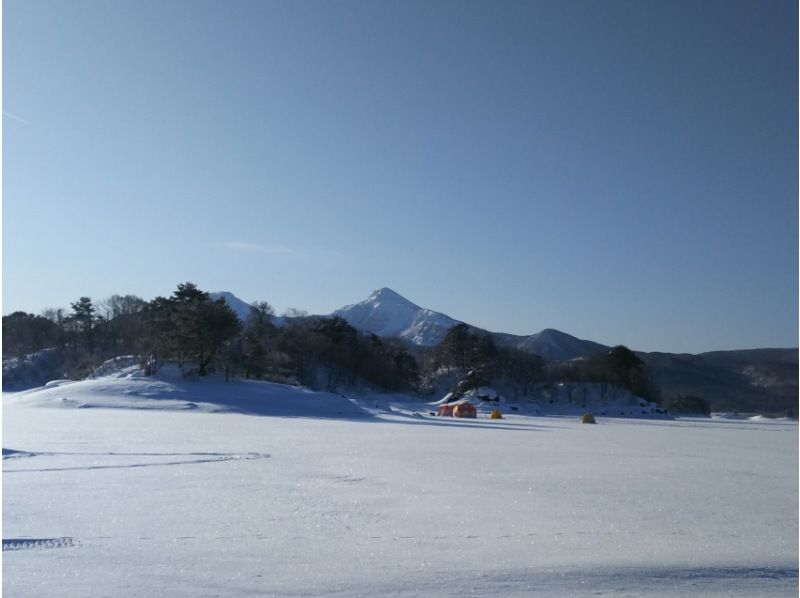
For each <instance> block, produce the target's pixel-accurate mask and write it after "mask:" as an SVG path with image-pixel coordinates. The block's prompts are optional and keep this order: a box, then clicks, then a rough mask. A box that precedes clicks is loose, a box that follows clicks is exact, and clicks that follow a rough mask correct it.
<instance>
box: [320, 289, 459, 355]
mask: <svg viewBox="0 0 800 598" xmlns="http://www.w3.org/2000/svg"><path fill="white" fill-rule="evenodd" d="M332 315H335V316H340V317H342V318H344V319H345V320H347V321H348V322H349V323H350V324H351V325H352V326H355V327H356V328H359V329H361V330H366V331H367V332H371V333H373V334H376V335H378V336H398V337H400V338H403V339H405V340H407V341H409V342H412V343H414V344H415V345H422V346H433V345H437V344H439V342H441V340H442V339H443V338H444V337H445V335H446V334H447V331H448V330H449V329H450V328H451V327H452V326H454V325H455V324H457V323H458V321H457V320H454V319H453V318H451V317H449V316H446V315H445V314H441V313H438V312H435V311H432V310H430V309H424V308H422V307H420V306H419V305H416V304H415V303H412V302H411V301H409V300H408V299H406V298H405V297H403V296H402V295H400V294H399V293H397V292H395V291H393V290H392V289H390V288H388V287H383V288H381V289H378V290H377V291H375V292H373V293H372V294H371V295H370V296H369V297H367V298H366V299H365V300H364V301H361V302H359V303H354V304H353V305H347V306H345V307H343V308H341V309H337V310H336V311H335V312H333V314H332Z"/></svg>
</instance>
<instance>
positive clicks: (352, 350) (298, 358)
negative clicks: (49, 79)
mask: <svg viewBox="0 0 800 598" xmlns="http://www.w3.org/2000/svg"><path fill="white" fill-rule="evenodd" d="M274 316H275V313H274V310H273V308H272V307H271V306H270V304H269V303H268V302H266V301H260V302H256V303H254V304H252V306H251V310H250V313H249V315H248V317H247V318H245V319H244V320H243V321H242V320H240V319H239V318H238V317H237V315H236V314H235V312H234V311H233V310H232V309H231V308H230V306H229V305H228V304H227V303H226V302H225V301H224V300H223V299H218V300H214V299H212V298H211V296H210V294H209V293H208V292H206V291H203V290H201V289H199V288H198V287H197V285H195V284H193V283H191V282H186V283H182V284H179V285H177V288H176V290H175V291H174V292H173V293H172V294H171V295H170V296H168V297H156V298H155V299H153V300H151V301H145V300H143V299H141V298H140V297H137V296H134V295H114V296H112V297H110V298H108V299H106V300H104V301H101V302H99V303H97V304H95V303H94V302H93V301H92V299H91V298H89V297H81V298H79V299H78V300H77V301H75V302H74V303H71V304H70V310H69V311H67V310H64V309H47V310H45V311H44V312H43V313H42V314H41V315H33V314H28V313H25V312H14V313H12V314H10V315H8V316H4V317H3V351H4V357H6V358H7V357H24V356H26V355H30V354H32V353H35V352H37V351H41V350H43V349H55V351H56V352H57V355H58V356H59V361H58V366H59V367H60V368H61V370H62V372H63V373H62V374H61V375H66V376H67V377H70V378H73V379H79V378H82V377H86V376H88V375H91V373H92V371H93V370H94V368H96V367H97V366H98V365H100V364H101V363H103V362H104V361H106V360H108V359H110V358H113V357H117V356H120V355H133V356H135V357H136V359H137V360H138V361H139V363H140V364H141V366H142V367H143V369H144V371H145V373H147V374H153V373H155V372H156V371H157V370H158V369H159V367H161V365H162V364H164V363H167V362H177V363H178V364H179V365H180V366H182V367H183V368H184V369H185V371H187V372H193V373H195V374H196V375H198V376H206V375H208V374H210V373H212V372H218V373H220V374H223V375H224V376H225V378H226V379H230V378H231V377H243V378H248V379H259V380H272V381H276V382H282V383H293V384H302V385H306V386H309V387H312V388H316V389H325V390H331V391H333V390H339V389H346V388H353V387H356V386H358V385H367V386H371V387H374V388H377V389H380V390H384V391H397V392H409V391H411V392H413V391H424V390H425V389H431V388H433V387H434V383H435V381H436V380H437V379H439V378H442V377H443V376H444V377H445V378H446V377H447V376H451V377H454V379H455V380H457V381H458V388H460V389H461V390H465V389H468V388H467V387H478V386H495V385H497V384H496V383H501V385H502V387H503V391H504V392H506V393H507V394H509V395H510V396H511V398H517V397H521V396H525V395H528V394H530V393H532V392H533V390H534V387H535V386H536V385H537V384H540V383H542V382H545V381H553V380H575V381H586V382H603V383H609V384H614V385H616V386H620V387H623V388H627V389H629V390H631V391H632V392H633V393H634V394H637V395H639V396H642V397H645V398H648V399H651V400H657V398H658V396H657V395H658V392H657V389H655V388H654V386H653V385H652V383H651V382H650V379H649V377H648V375H647V372H646V371H645V368H644V364H643V363H642V362H641V360H640V359H639V358H638V357H636V355H635V354H634V353H633V352H632V351H630V350H629V349H627V348H626V347H622V346H619V347H614V348H612V349H611V350H610V351H609V352H608V353H607V354H603V355H598V356H595V357H592V358H589V359H586V360H581V361H578V362H570V363H569V364H567V365H556V364H548V363H546V362H545V360H543V359H542V358H541V357H539V356H537V355H534V354H531V353H527V352H524V351H521V350H519V349H516V348H510V347H501V346H498V345H497V344H496V343H495V341H494V339H493V338H492V336H491V335H489V334H487V333H484V332H479V331H475V330H474V329H472V328H471V327H469V326H468V325H466V324H463V323H460V324H457V325H455V326H453V327H452V328H451V329H450V330H449V331H448V332H447V334H446V336H445V338H444V340H443V341H442V342H441V343H439V344H438V345H437V346H435V347H432V348H429V349H422V348H409V347H407V346H406V345H405V344H403V342H402V341H400V340H399V339H386V338H379V337H377V336H375V335H374V334H369V333H363V332H360V331H358V330H356V329H355V328H354V327H353V326H351V325H350V324H349V323H348V322H347V321H346V320H344V319H343V318H341V317H337V316H333V317H317V316H307V315H305V314H304V312H300V311H298V310H292V311H291V317H284V318H282V322H281V325H280V326H278V325H276V323H275V318H274ZM411 351H413V354H412V352H411ZM454 388H455V387H454Z"/></svg>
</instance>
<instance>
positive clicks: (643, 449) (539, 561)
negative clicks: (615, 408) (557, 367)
mask: <svg viewBox="0 0 800 598" xmlns="http://www.w3.org/2000/svg"><path fill="white" fill-rule="evenodd" d="M121 380H123V382H119V385H117V383H113V381H112V380H109V379H103V380H98V381H92V382H87V383H75V384H78V385H83V386H74V385H65V386H58V387H55V388H51V389H47V390H42V391H37V392H34V393H20V394H17V395H5V398H4V418H3V446H4V447H6V448H7V449H11V450H16V451H22V452H20V453H7V454H5V455H4V463H3V469H4V484H3V490H4V492H3V508H4V522H3V523H4V553H3V585H4V588H3V589H4V591H5V592H7V595H9V596H12V595H13V596H41V595H48V596H134V595H139V596H142V595H169V596H242V595H279V596H283V595H343V596H374V595H376V594H389V595H426V596H461V595H470V594H473V595H481V596H485V595H497V596H513V595H520V596H522V595H530V594H531V593H534V594H535V595H545V596H564V595H587V596H588V595H606V594H614V595H615V596H641V595H663V596H696V595H719V596H723V595H726V596H730V595H733V596H753V595H759V596H771V595H773V596H779V595H787V596H791V595H796V594H797V558H798V550H797V540H798V527H797V497H798V478H797V472H798V461H797V441H798V436H797V424H796V422H775V421H741V420H738V421H735V420H714V421H711V420H701V419H698V420H692V419H680V420H623V419H603V418H600V419H599V422H600V423H599V424H598V425H596V426H587V425H581V424H578V423H577V422H576V421H575V419H574V418H559V417H529V416H521V415H506V419H503V420H498V421H494V422H492V421H488V420H481V419H479V420H453V419H450V418H437V417H430V416H427V415H413V411H411V410H408V411H407V412H404V411H402V410H400V411H396V412H387V411H384V412H380V411H378V410H374V411H373V413H372V414H365V413H364V412H363V411H362V410H358V409H357V408H356V407H357V406H356V405H354V404H353V402H352V401H348V400H347V399H344V398H341V397H337V396H335V395H326V396H325V397H322V396H316V395H317V393H311V394H312V395H315V396H311V395H307V394H306V393H302V392H301V391H299V390H298V389H287V388H286V387H279V385H269V386H264V387H261V388H262V391H264V389H266V390H265V391H264V392H266V394H267V395H268V396H267V397H266V398H264V397H262V399H263V400H262V402H266V406H264V405H262V406H261V407H259V408H255V407H253V406H252V405H251V408H250V409H249V410H247V411H246V413H236V412H230V411H235V410H236V409H239V408H241V407H242V405H245V404H250V403H248V401H251V402H253V401H255V394H253V395H252V396H251V395H247V392H252V393H257V390H254V389H253V387H251V386H247V385H243V386H241V387H235V386H234V387H227V388H228V389H229V391H231V389H233V390H232V391H231V392H234V393H236V392H244V395H237V397H236V399H235V400H234V399H233V398H231V397H230V396H225V395H224V392H225V388H226V387H224V386H220V387H214V385H213V384H212V385H210V386H209V385H205V386H197V387H194V391H192V387H191V385H188V386H182V387H181V388H183V389H184V390H185V391H186V393H187V395H191V396H190V397H189V398H190V399H191V400H192V401H193V402H194V403H195V404H196V405H197V409H192V410H181V409H180V408H178V407H176V405H178V404H179V403H180V401H181V400H183V398H181V399H176V398H175V395H174V394H169V398H168V399H164V398H163V397H162V398H152V397H151V399H150V400H151V403H156V406H157V407H158V408H150V409H142V408H141V405H140V403H141V402H142V401H147V400H148V399H146V398H143V396H142V395H141V393H142V392H143V391H142V388H143V387H141V386H138V384H139V382H137V381H135V380H131V379H129V380H128V382H124V380H125V379H124V378H122V379H121ZM145 382H147V383H149V382H151V381H145ZM71 386H72V388H70V387H71ZM149 388H150V390H153V392H155V390H154V389H153V388H152V387H149ZM165 388H166V387H165ZM170 388H173V390H174V391H175V393H177V390H175V388H177V387H170ZM73 389H74V390H73ZM126 389H127V390H128V391H129V392H128V394H127V395H125V392H124V390H126ZM187 389H188V390H187ZM163 390H164V388H162V391H163ZM192 392H193V394H192ZM48 393H49V394H48ZM59 393H60V394H59ZM137 393H138V394H137ZM64 396H66V397H67V398H68V399H70V400H72V401H74V404H72V407H75V406H78V405H79V404H81V403H82V404H83V405H89V406H91V407H101V406H103V404H104V401H107V402H108V404H109V405H111V406H115V407H121V406H127V407H131V406H133V405H140V408H134V409H132V408H114V409H105V408H72V407H70V406H69V404H68V402H67V404H65V402H63V401H60V400H59V399H60V398H64ZM242 396H244V397H245V399H246V400H245V399H242V398H241V397H242ZM270 396H272V397H273V399H274V400H271V399H270V398H269V397H270ZM304 397H305V398H306V399H307V400H306V402H305V403H303V399H304ZM292 399H294V400H296V401H297V405H294V407H293V408H291V409H290V408H289V407H287V404H290V403H291V401H292ZM323 399H324V401H325V403H324V404H325V405H326V406H327V408H328V410H327V411H325V412H323V413H322V415H325V417H317V415H318V414H317V413H315V411H317V410H319V409H320V403H319V401H321V400H323ZM380 400H381V399H380V398H375V400H364V401H363V402H364V403H365V404H368V403H375V402H380ZM171 401H177V402H176V403H173V402H171ZM273 403H274V405H273ZM45 405H54V406H57V407H58V408H47V407H44V406H45ZM208 405H212V407H210V408H207V406H208ZM220 405H225V406H226V409H227V412H219V409H218V408H219V407H220ZM270 405H272V407H274V413H275V415H269V413H270V409H271V408H270ZM234 406H237V407H236V409H234ZM420 407H421V408H420V411H419V413H422V414H425V413H427V410H426V408H425V406H424V405H423V404H421V405H420ZM350 408H353V410H352V411H350V410H349V409H350ZM253 413H257V414H256V415H254V414H253ZM337 414H339V415H337ZM12 543H13V545H12ZM6 544H8V547H7V546H6Z"/></svg>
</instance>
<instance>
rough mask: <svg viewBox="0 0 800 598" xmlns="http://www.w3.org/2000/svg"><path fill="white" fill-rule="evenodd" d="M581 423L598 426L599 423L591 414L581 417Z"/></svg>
mask: <svg viewBox="0 0 800 598" xmlns="http://www.w3.org/2000/svg"><path fill="white" fill-rule="evenodd" d="M581 423H582V424H596V423H597V422H596V421H594V415H592V414H591V413H584V414H583V415H582V416H581Z"/></svg>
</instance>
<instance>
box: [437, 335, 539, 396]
mask: <svg viewBox="0 0 800 598" xmlns="http://www.w3.org/2000/svg"><path fill="white" fill-rule="evenodd" d="M450 369H455V370H457V371H458V372H460V376H459V377H460V380H459V384H458V387H457V388H454V389H453V390H456V391H458V392H463V391H466V390H470V389H471V388H476V387H479V386H493V385H494V382H495V381H497V380H502V381H503V385H504V387H505V390H506V391H507V392H509V393H510V394H511V395H512V396H514V397H518V396H524V395H526V394H528V393H530V392H531V391H532V389H533V387H534V386H535V385H536V384H539V383H540V382H542V381H543V380H544V379H545V369H544V360H543V359H542V358H541V357H539V356H538V355H534V354H532V353H526V352H525V351H521V350H519V349H514V348H511V347H498V346H497V344H496V343H495V342H494V339H493V338H492V337H491V336H490V335H489V334H486V333H482V332H471V331H470V327H469V326H468V325H467V324H464V323H459V324H456V325H455V326H453V327H452V328H451V329H450V330H448V332H447V335H446V336H445V338H444V340H442V342H441V343H440V344H439V345H437V346H436V347H434V348H433V350H432V351H430V352H429V354H428V356H427V359H426V360H425V367H424V377H425V378H426V379H428V380H431V379H434V378H435V377H436V376H437V373H438V372H441V371H443V370H450Z"/></svg>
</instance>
